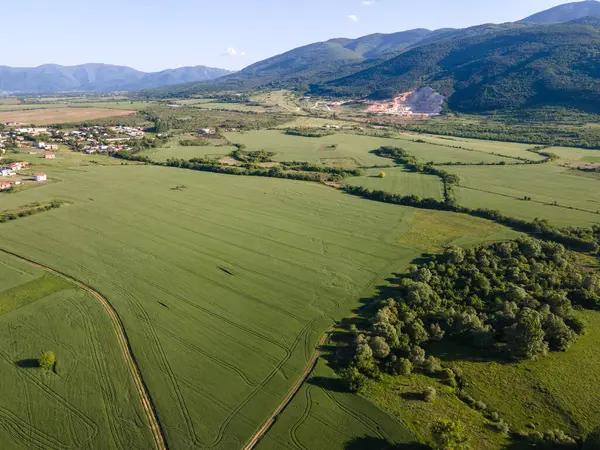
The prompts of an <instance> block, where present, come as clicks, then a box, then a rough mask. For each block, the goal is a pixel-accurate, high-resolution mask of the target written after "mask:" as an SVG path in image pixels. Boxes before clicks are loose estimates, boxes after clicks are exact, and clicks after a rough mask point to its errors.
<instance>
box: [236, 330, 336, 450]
mask: <svg viewBox="0 0 600 450" xmlns="http://www.w3.org/2000/svg"><path fill="white" fill-rule="evenodd" d="M332 330H333V326H332V327H331V328H329V329H328V330H327V331H326V332H325V334H323V336H322V337H321V339H320V340H319V342H318V343H317V348H316V350H315V352H314V353H313V356H312V358H311V359H310V361H309V363H308V366H307V367H306V370H305V371H304V373H303V374H302V376H301V377H300V378H299V379H298V380H297V381H296V383H294V385H293V386H292V388H291V389H290V390H289V391H288V393H287V395H286V396H285V397H284V399H283V400H282V401H281V403H280V404H279V406H278V407H277V408H276V409H275V411H273V412H272V413H271V415H270V416H269V417H268V418H267V420H266V421H265V422H264V423H263V425H262V427H260V428H259V429H258V430H257V431H256V433H254V435H253V436H252V437H251V438H250V440H249V441H248V443H247V444H246V445H245V446H244V448H243V450H252V449H254V448H255V447H256V445H257V444H258V443H259V441H260V440H261V439H262V438H263V437H264V436H265V435H266V434H267V432H268V431H269V429H270V428H271V427H272V426H273V424H274V423H275V421H276V420H277V418H278V417H279V416H280V415H281V414H282V413H283V411H284V410H285V409H286V408H287V407H288V405H289V404H290V403H291V402H292V400H293V399H294V397H295V396H296V394H297V393H298V391H299V390H300V388H301V387H302V385H303V384H304V382H305V381H306V380H307V379H308V377H309V376H310V374H311V373H312V371H313V370H314V368H315V366H316V365H317V361H318V360H319V358H320V357H321V353H322V352H321V347H322V346H323V345H325V342H326V341H327V338H328V337H329V333H330V332H331V331H332Z"/></svg>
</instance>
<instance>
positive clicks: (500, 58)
mask: <svg viewBox="0 0 600 450" xmlns="http://www.w3.org/2000/svg"><path fill="white" fill-rule="evenodd" d="M490 27H493V28H494V30H495V31H493V32H489V28H490ZM486 28H487V29H488V30H487V31H488V32H486ZM473 30H475V32H473ZM423 86H430V87H433V88H435V89H437V90H439V91H440V92H442V93H443V94H445V95H446V96H447V97H448V105H449V106H450V108H451V109H453V110H458V111H464V112H486V111H493V110H501V109H511V108H527V107H538V106H543V105H561V106H565V107H569V108H577V109H581V110H586V111H591V112H600V18H595V17H584V18H582V19H579V20H576V21H573V22H568V23H564V24H553V25H546V24H525V23H521V24H519V23H517V24H505V25H503V26H500V27H498V26H494V25H488V26H482V27H475V28H474V29H466V30H463V31H462V32H461V33H458V34H457V35H455V36H454V38H453V39H446V40H440V41H438V42H436V43H432V44H429V45H423V46H420V47H417V48H414V49H412V50H410V51H408V52H406V53H403V54H401V55H399V56H397V57H395V58H392V59H390V60H388V61H386V62H384V63H382V64H379V65H377V66H374V67H372V68H369V69H367V70H364V71H361V72H358V73H355V74H352V75H349V76H347V77H344V78H340V79H337V80H333V81H329V82H326V83H323V84H320V85H317V86H313V89H312V90H313V93H316V94H319V95H333V96H343V97H370V98H381V99H385V98H390V97H393V96H394V95H397V94H399V93H401V92H405V91H409V90H412V89H415V88H418V87H423Z"/></svg>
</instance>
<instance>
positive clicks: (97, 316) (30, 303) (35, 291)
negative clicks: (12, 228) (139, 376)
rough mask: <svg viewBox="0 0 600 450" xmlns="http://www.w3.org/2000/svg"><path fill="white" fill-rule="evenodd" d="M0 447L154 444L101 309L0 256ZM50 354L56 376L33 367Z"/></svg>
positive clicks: (57, 282) (43, 275)
mask: <svg viewBox="0 0 600 450" xmlns="http://www.w3.org/2000/svg"><path fill="white" fill-rule="evenodd" d="M0 347H1V350H0V378H1V379H2V386H3V394H2V397H1V398H0V442H2V448H3V449H7V450H13V449H14V450H17V449H23V448H28V449H29V448H30V449H53V450H60V449H64V448H89V449H98V450H100V449H106V448H132V449H145V448H150V447H151V446H152V440H151V436H150V433H149V431H148V430H149V429H148V426H147V423H146V422H145V421H144V417H145V416H144V415H143V413H142V408H141V404H140V401H139V397H138V395H137V392H136V391H135V386H134V384H133V382H132V380H131V379H130V372H129V369H128V367H127V366H126V365H125V360H124V359H123V356H122V354H121V353H120V350H119V346H118V343H117V339H116V336H115V334H114V330H113V328H112V326H111V324H110V321H109V319H108V317H107V316H106V312H105V311H104V310H103V308H102V307H101V306H100V305H99V304H98V301H97V300H95V299H94V298H93V297H92V296H91V295H89V294H88V293H86V292H85V291H83V290H82V289H79V288H77V287H75V286H74V285H72V284H71V283H69V282H67V281H65V280H63V279H61V278H58V277H56V276H54V275H51V274H48V273H46V272H44V271H42V270H41V269H37V268H35V267H33V266H31V265H29V264H27V263H25V262H23V261H21V260H19V259H17V258H15V257H12V256H9V255H6V254H4V253H0ZM48 350H51V351H53V352H54V353H55V354H56V356H57V363H56V366H55V368H54V371H53V372H47V371H44V370H43V369H40V368H38V367H36V366H37V361H36V358H38V357H39V355H40V354H41V353H42V352H43V351H48Z"/></svg>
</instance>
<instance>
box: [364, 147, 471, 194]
mask: <svg viewBox="0 0 600 450" xmlns="http://www.w3.org/2000/svg"><path fill="white" fill-rule="evenodd" d="M372 153H374V154H376V155H377V156H380V157H382V158H389V159H393V160H394V161H395V162H396V164H403V165H404V166H405V167H406V168H407V169H408V170H410V171H411V172H419V173H426V174H429V175H435V176H437V177H440V178H441V179H442V181H443V182H444V183H445V184H449V185H454V184H458V183H460V177H459V176H458V175H456V174H454V173H450V172H446V171H445V170H442V169H439V168H437V167H435V166H434V165H433V163H427V164H423V163H420V162H419V161H418V160H417V158H416V157H415V156H414V155H412V154H410V153H408V152H407V151H406V150H404V149H403V148H399V147H380V148H378V149H377V150H373V151H372Z"/></svg>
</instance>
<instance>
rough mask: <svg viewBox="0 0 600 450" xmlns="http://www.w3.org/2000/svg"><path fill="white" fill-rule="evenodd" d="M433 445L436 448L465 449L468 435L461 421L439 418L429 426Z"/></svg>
mask: <svg viewBox="0 0 600 450" xmlns="http://www.w3.org/2000/svg"><path fill="white" fill-rule="evenodd" d="M431 433H432V437H433V442H434V447H435V448H436V449H438V450H463V449H464V450H466V449H468V448H469V447H468V445H467V443H468V442H469V439H470V437H469V436H468V435H467V434H466V432H465V426H464V425H463V423H462V422H459V421H454V420H450V419H440V420H438V421H436V422H435V423H434V424H433V425H432V426H431Z"/></svg>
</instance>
